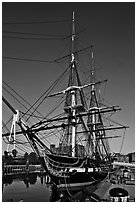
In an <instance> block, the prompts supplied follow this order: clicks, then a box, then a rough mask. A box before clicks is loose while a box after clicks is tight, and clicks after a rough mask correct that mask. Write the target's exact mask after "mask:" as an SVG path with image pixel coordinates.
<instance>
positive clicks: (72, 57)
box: [70, 12, 76, 157]
mask: <svg viewBox="0 0 137 204" xmlns="http://www.w3.org/2000/svg"><path fill="white" fill-rule="evenodd" d="M74 41H75V16H74V12H73V19H72V37H71V42H72V45H71V73H72V84H71V85H72V86H73V83H74V81H73V73H74V69H75V54H74ZM70 94H71V107H72V116H73V120H72V157H75V145H76V125H75V124H76V119H75V116H76V109H75V105H76V93H75V90H72V91H71V93H70Z"/></svg>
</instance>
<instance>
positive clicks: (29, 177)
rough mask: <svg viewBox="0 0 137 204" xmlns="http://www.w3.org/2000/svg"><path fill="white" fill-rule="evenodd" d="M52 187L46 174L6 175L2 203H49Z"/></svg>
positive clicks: (3, 181) (3, 182)
mask: <svg viewBox="0 0 137 204" xmlns="http://www.w3.org/2000/svg"><path fill="white" fill-rule="evenodd" d="M50 187H51V184H50V179H49V176H48V175H47V173H45V172H43V173H29V174H16V175H4V176H3V178H2V192H3V195H2V201H11V200H12V201H13V202H14V201H15V202H16V201H20V200H23V201H30V202H35V201H42V202H43V201H49V200H50V198H51V194H52V192H51V188H50ZM25 189H26V190H25ZM27 189H28V190H27ZM34 191H35V192H34ZM17 194H18V196H16V195H17Z"/></svg>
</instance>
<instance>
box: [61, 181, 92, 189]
mask: <svg viewBox="0 0 137 204" xmlns="http://www.w3.org/2000/svg"><path fill="white" fill-rule="evenodd" d="M94 182H95V181H90V182H84V183H69V184H65V183H63V184H59V185H57V187H58V188H64V187H67V188H68V187H81V186H87V185H90V184H92V183H94Z"/></svg>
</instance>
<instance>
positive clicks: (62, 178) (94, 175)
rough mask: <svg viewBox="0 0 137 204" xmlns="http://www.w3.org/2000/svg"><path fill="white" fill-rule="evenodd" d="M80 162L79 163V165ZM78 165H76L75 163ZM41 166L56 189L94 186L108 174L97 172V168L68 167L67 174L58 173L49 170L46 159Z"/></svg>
mask: <svg viewBox="0 0 137 204" xmlns="http://www.w3.org/2000/svg"><path fill="white" fill-rule="evenodd" d="M80 163H81V162H79V164H80ZM77 164H78V163H77ZM43 166H44V168H45V170H46V171H47V172H48V174H49V176H50V177H51V180H52V182H53V183H54V184H55V185H56V186H57V188H61V189H62V190H63V189H64V190H65V189H66V188H67V189H72V190H80V189H81V188H84V187H86V186H88V185H94V184H97V183H99V182H101V181H102V180H104V179H105V178H106V177H107V174H108V172H107V171H102V170H101V169H100V170H99V169H98V168H87V167H84V166H83V167H77V166H76V163H75V165H70V168H69V171H68V172H66V171H65V172H62V173H61V172H60V170H59V169H58V170H57V169H56V170H55V169H54V170H53V169H52V170H51V168H49V166H48V164H47V160H46V157H45V158H43Z"/></svg>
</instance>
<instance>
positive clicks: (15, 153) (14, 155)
mask: <svg viewBox="0 0 137 204" xmlns="http://www.w3.org/2000/svg"><path fill="white" fill-rule="evenodd" d="M17 153H18V152H17V150H16V149H13V150H12V155H13V157H16V156H17Z"/></svg>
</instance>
